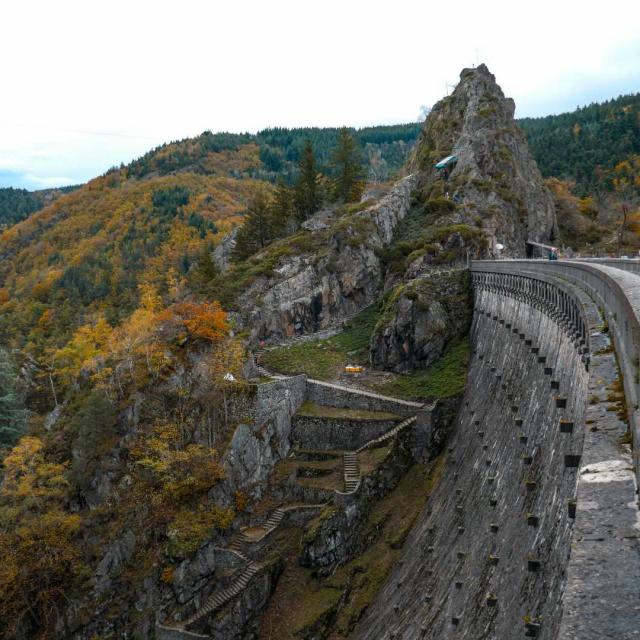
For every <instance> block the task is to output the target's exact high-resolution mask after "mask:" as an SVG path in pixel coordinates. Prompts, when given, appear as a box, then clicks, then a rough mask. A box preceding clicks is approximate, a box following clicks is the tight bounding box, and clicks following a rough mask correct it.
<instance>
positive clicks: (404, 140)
mask: <svg viewBox="0 0 640 640" xmlns="http://www.w3.org/2000/svg"><path fill="white" fill-rule="evenodd" d="M420 127H421V125H420V123H412V124H401V125H390V126H379V127H366V128H363V129H351V130H350V131H351V133H352V135H353V137H354V138H355V140H356V142H358V143H359V145H360V147H361V149H362V152H363V156H364V160H365V164H366V165H367V166H368V177H369V180H371V181H374V182H380V181H385V180H388V179H390V178H393V177H395V176H396V175H397V174H398V172H399V171H400V169H401V168H402V167H403V165H404V163H405V161H406V159H407V157H408V155H409V153H410V152H411V150H412V148H413V146H414V144H415V141H416V139H417V138H418V133H419V132H420ZM338 131H339V130H338V129H337V128H318V127H311V128H302V129H284V128H274V129H265V130H263V131H260V132H259V133H257V134H255V135H253V134H248V133H246V134H235V133H215V134H214V133H211V132H210V131H205V132H204V133H203V134H202V135H200V136H198V137H196V138H187V139H185V140H180V141H177V142H170V143H167V144H164V145H161V146H160V147H157V148H156V149H154V150H153V151H150V152H149V153H147V154H145V155H144V156H142V157H141V158H140V159H139V160H136V161H134V162H132V163H131V164H130V165H129V167H128V171H129V174H130V175H132V176H136V177H142V176H144V175H148V174H150V173H151V174H159V175H166V174H167V173H172V172H175V171H192V172H194V173H212V172H213V173H217V172H218V171H219V170H223V171H227V172H231V175H233V177H240V176H241V175H246V176H249V177H252V178H256V179H260V180H269V181H275V179H276V178H277V177H278V176H284V178H285V180H286V181H287V182H291V181H292V180H293V178H294V177H295V173H296V167H297V163H298V160H299V158H300V154H301V152H302V149H303V147H304V143H305V141H306V140H311V143H312V145H313V150H314V153H315V155H316V158H317V160H318V163H319V166H320V168H321V169H326V168H327V166H328V163H329V158H330V154H331V149H332V148H333V147H334V146H335V144H336V140H337V136H338ZM222 159H224V166H223V167H222V166H220V164H219V162H220V160H222Z"/></svg>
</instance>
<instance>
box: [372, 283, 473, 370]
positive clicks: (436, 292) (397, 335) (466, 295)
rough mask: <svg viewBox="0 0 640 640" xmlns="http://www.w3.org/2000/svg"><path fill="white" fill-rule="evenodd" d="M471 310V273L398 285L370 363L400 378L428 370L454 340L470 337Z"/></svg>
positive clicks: (376, 336) (375, 339) (379, 327)
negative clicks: (411, 371) (419, 370)
mask: <svg viewBox="0 0 640 640" xmlns="http://www.w3.org/2000/svg"><path fill="white" fill-rule="evenodd" d="M472 308H473V303H472V300H471V287H470V283H469V274H468V272H466V271H451V272H445V273H443V274H440V275H438V276H432V277H431V278H418V279H416V280H410V281H409V282H407V283H404V284H400V285H398V286H397V287H395V289H394V290H393V291H392V292H391V294H390V296H389V299H388V300H387V303H386V305H385V309H384V313H383V315H382V318H381V319H380V321H379V322H378V324H377V326H376V328H375V331H374V333H373V336H372V337H371V363H372V364H373V366H374V367H376V368H380V369H387V370H390V371H396V372H398V373H403V372H407V371H410V370H412V369H417V368H425V367H428V366H429V365H431V364H433V363H434V362H435V361H436V360H438V358H439V357H440V356H441V355H442V353H443V351H444V349H445V347H446V346H447V345H448V344H449V343H450V342H451V341H452V340H454V339H456V338H461V337H462V336H464V335H466V333H467V331H468V329H469V324H470V322H471V309H472Z"/></svg>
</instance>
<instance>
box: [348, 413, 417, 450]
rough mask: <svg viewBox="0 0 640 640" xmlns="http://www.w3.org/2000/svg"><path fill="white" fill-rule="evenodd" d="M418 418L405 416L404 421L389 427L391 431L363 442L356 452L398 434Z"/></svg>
mask: <svg viewBox="0 0 640 640" xmlns="http://www.w3.org/2000/svg"><path fill="white" fill-rule="evenodd" d="M416 419H417V418H416V416H409V417H408V418H405V419H404V420H403V421H402V422H400V423H399V424H397V425H396V426H395V427H393V429H389V431H387V432H386V433H383V434H382V435H381V436H379V437H377V438H374V439H373V440H369V442H365V444H363V445H362V446H361V447H360V448H359V449H358V450H357V451H356V453H360V452H361V451H364V450H365V449H368V448H369V447H375V446H376V445H377V444H380V443H381V442H384V441H385V440H390V439H391V438H394V437H395V436H396V435H398V433H400V431H402V430H403V429H405V428H406V427H408V426H409V425H410V424H413V423H414V422H415V421H416Z"/></svg>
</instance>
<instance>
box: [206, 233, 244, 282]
mask: <svg viewBox="0 0 640 640" xmlns="http://www.w3.org/2000/svg"><path fill="white" fill-rule="evenodd" d="M238 229H239V227H236V228H235V229H233V230H232V231H230V232H229V233H227V235H226V236H225V237H224V238H222V242H220V244H219V245H218V246H217V247H216V248H215V249H214V250H213V253H212V254H211V256H212V258H213V263H214V264H215V265H216V267H217V268H218V269H220V271H222V272H224V271H226V270H227V269H228V268H229V264H230V262H231V254H232V253H233V250H234V249H235V248H236V242H237V241H238Z"/></svg>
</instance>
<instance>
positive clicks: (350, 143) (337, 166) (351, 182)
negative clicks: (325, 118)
mask: <svg viewBox="0 0 640 640" xmlns="http://www.w3.org/2000/svg"><path fill="white" fill-rule="evenodd" d="M331 164H332V168H333V173H334V176H335V177H334V180H333V185H332V186H333V197H334V199H335V200H339V201H341V202H358V200H360V196H362V192H363V191H364V185H365V183H364V171H363V166H362V155H361V154H360V151H359V149H358V147H357V145H356V142H355V140H354V139H353V136H352V135H351V133H350V132H349V129H347V128H346V127H343V128H342V129H340V131H339V132H338V140H337V142H336V146H335V148H334V150H333V153H332V154H331Z"/></svg>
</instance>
